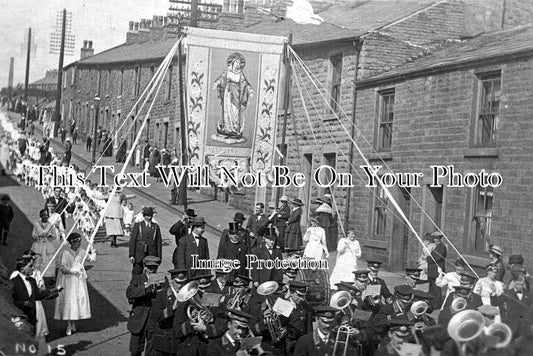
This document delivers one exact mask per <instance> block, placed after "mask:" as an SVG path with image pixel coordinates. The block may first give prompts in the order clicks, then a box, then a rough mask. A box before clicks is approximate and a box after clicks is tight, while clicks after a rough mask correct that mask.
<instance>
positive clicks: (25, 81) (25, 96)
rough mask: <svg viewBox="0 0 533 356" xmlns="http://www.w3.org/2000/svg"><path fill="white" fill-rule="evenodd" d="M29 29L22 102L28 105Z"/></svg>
mask: <svg viewBox="0 0 533 356" xmlns="http://www.w3.org/2000/svg"><path fill="white" fill-rule="evenodd" d="M30 55H31V27H30V28H29V29H28V51H27V52H26V79H25V80H24V101H25V102H26V105H28V83H29V81H30Z"/></svg>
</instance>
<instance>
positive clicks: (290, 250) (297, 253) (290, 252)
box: [285, 248, 304, 256]
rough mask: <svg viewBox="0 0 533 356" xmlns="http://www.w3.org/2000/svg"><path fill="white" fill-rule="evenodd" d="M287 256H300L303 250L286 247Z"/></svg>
mask: <svg viewBox="0 0 533 356" xmlns="http://www.w3.org/2000/svg"><path fill="white" fill-rule="evenodd" d="M285 252H286V253H287V256H302V254H303V252H304V250H303V249H301V248H286V249H285Z"/></svg>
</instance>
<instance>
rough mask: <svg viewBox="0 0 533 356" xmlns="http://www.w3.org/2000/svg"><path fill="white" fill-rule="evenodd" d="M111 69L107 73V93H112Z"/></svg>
mask: <svg viewBox="0 0 533 356" xmlns="http://www.w3.org/2000/svg"><path fill="white" fill-rule="evenodd" d="M111 83H112V82H111V69H110V70H108V71H107V84H106V87H107V91H106V93H110V92H111Z"/></svg>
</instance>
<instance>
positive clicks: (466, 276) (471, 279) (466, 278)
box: [459, 272, 477, 284]
mask: <svg viewBox="0 0 533 356" xmlns="http://www.w3.org/2000/svg"><path fill="white" fill-rule="evenodd" d="M459 274H460V276H461V283H468V284H473V283H475V282H476V280H477V277H476V276H474V275H471V274H470V273H468V272H461V273H459Z"/></svg>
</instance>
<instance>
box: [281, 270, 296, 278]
mask: <svg viewBox="0 0 533 356" xmlns="http://www.w3.org/2000/svg"><path fill="white" fill-rule="evenodd" d="M284 273H285V274H286V275H287V276H289V277H293V278H294V277H296V276H297V275H298V270H297V269H286V270H285V272H284Z"/></svg>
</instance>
